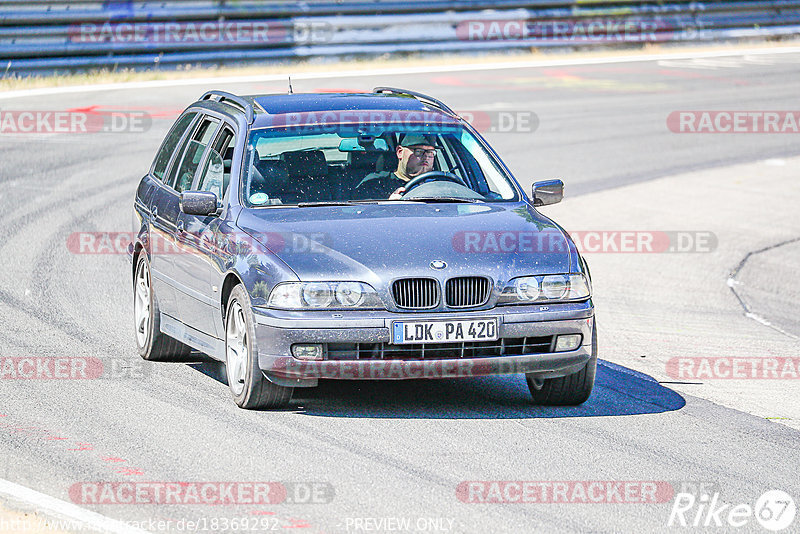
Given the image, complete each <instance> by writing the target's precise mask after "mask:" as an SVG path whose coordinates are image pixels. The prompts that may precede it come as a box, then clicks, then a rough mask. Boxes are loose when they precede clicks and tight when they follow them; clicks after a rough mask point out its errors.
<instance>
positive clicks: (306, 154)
mask: <svg viewBox="0 0 800 534" xmlns="http://www.w3.org/2000/svg"><path fill="white" fill-rule="evenodd" d="M281 161H284V162H286V170H287V171H288V173H289V176H292V177H299V176H314V177H320V176H327V174H328V162H327V161H326V160H325V154H323V152H322V150H298V151H296V152H284V153H283V154H281Z"/></svg>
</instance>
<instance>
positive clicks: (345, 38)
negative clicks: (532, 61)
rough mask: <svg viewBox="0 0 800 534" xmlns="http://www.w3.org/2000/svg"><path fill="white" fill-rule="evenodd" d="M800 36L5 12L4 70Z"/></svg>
mask: <svg viewBox="0 0 800 534" xmlns="http://www.w3.org/2000/svg"><path fill="white" fill-rule="evenodd" d="M798 34H800V0H774V1H763V0H759V1H756V0H717V1H708V2H695V1H681V0H663V1H646V0H644V1H636V2H632V1H623V0H617V1H613V0H612V1H594V0H593V1H591V2H587V1H585V0H536V1H527V2H521V1H516V0H495V1H486V0H460V1H456V0H425V1H424V2H422V1H399V0H371V1H366V0H339V1H335V0H306V1H305V2H302V3H290V2H285V1H260V2H256V1H253V0H215V1H211V0H161V1H149V0H144V1H142V0H139V1H135V2H134V1H132V0H107V1H102V2H101V1H94V2H92V1H88V0H70V1H45V0H0V69H2V70H3V71H4V72H5V74H6V75H8V74H11V73H24V72H28V71H40V70H48V71H54V70H55V71H58V70H75V69H87V68H112V69H113V68H117V67H131V68H154V67H155V68H158V67H160V66H162V65H165V66H175V65H179V64H204V65H209V64H220V63H243V62H258V61H262V62H263V61H269V60H275V59H287V58H304V57H313V56H331V55H356V54H384V53H404V52H437V51H464V52H469V51H481V50H502V49H511V48H545V47H583V46H619V45H630V44H632V43H636V44H643V43H648V42H656V43H664V42H682V41H711V40H724V39H736V38H743V37H759V36H761V37H764V36H787V35H798Z"/></svg>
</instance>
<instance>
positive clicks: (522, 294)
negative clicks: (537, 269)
mask: <svg viewBox="0 0 800 534" xmlns="http://www.w3.org/2000/svg"><path fill="white" fill-rule="evenodd" d="M514 292H515V293H516V294H517V297H519V299H520V300H536V299H538V298H539V280H538V279H537V278H536V277H535V276H526V277H525V278H517V279H516V280H514Z"/></svg>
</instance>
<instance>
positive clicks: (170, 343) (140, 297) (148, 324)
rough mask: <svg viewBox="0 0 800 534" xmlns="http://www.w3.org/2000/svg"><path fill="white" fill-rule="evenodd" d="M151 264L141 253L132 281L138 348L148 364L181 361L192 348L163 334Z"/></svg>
mask: <svg viewBox="0 0 800 534" xmlns="http://www.w3.org/2000/svg"><path fill="white" fill-rule="evenodd" d="M152 281H153V280H152V276H151V275H150V263H149V262H148V261H147V254H146V253H145V252H144V251H142V252H141V253H140V254H139V256H138V257H137V260H136V275H135V276H134V279H133V314H134V319H135V328H136V348H137V349H138V350H139V355H140V356H141V357H142V358H144V359H145V360H147V361H156V362H172V361H181V359H185V358H186V357H187V356H189V353H190V352H191V350H192V349H191V348H190V347H188V346H187V345H184V344H183V343H181V342H180V341H178V340H177V339H173V338H171V337H169V336H168V335H166V334H164V333H163V332H161V312H160V311H159V308H158V299H157V298H156V294H155V291H154V290H153V285H152Z"/></svg>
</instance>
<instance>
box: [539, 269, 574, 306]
mask: <svg viewBox="0 0 800 534" xmlns="http://www.w3.org/2000/svg"><path fill="white" fill-rule="evenodd" d="M567 293H569V276H567V275H564V274H557V275H554V276H545V277H544V278H543V279H542V295H543V296H544V298H546V299H547V300H559V299H562V298H564V297H565V296H566V294H567Z"/></svg>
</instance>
